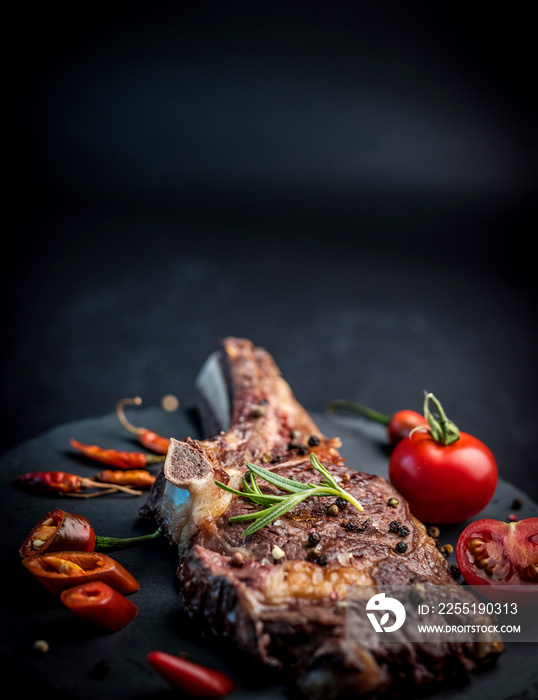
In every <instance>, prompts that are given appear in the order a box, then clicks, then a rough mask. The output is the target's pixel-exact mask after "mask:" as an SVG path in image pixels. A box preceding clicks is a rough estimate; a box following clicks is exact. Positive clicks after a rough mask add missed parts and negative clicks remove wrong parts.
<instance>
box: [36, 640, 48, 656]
mask: <svg viewBox="0 0 538 700" xmlns="http://www.w3.org/2000/svg"><path fill="white" fill-rule="evenodd" d="M33 649H34V651H35V652H36V654H39V656H44V655H45V654H46V653H47V652H48V650H49V643H48V642H47V641H45V640H44V639H36V641H35V642H34V646H33Z"/></svg>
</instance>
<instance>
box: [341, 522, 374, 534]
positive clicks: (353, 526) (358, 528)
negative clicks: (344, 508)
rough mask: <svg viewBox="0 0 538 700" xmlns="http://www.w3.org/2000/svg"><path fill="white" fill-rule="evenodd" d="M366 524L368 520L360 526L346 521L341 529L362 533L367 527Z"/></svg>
mask: <svg viewBox="0 0 538 700" xmlns="http://www.w3.org/2000/svg"><path fill="white" fill-rule="evenodd" d="M368 522H369V520H365V521H364V522H363V523H362V524H361V525H357V523H353V522H351V520H348V521H347V522H345V523H342V527H345V529H346V530H347V531H348V532H364V531H365V530H366V528H367V527H368Z"/></svg>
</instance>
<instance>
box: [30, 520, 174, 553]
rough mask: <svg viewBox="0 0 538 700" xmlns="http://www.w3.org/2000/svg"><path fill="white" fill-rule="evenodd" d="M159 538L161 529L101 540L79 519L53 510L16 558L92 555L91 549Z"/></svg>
mask: <svg viewBox="0 0 538 700" xmlns="http://www.w3.org/2000/svg"><path fill="white" fill-rule="evenodd" d="M161 535H162V530H161V528H158V529H157V530H155V532H153V533H151V534H149V535H138V536H137V537H102V536H101V535H96V534H95V531H94V529H93V527H92V526H91V524H90V522H89V521H88V519H87V518H85V517H84V516H83V515H76V514H74V513H68V512H67V511H65V510H61V509H60V508H56V509H55V510H53V511H51V512H50V513H47V515H45V516H44V517H43V518H41V520H39V522H38V523H37V525H35V526H34V527H33V528H32V529H31V530H30V534H29V535H28V536H27V538H26V539H25V540H24V542H23V544H22V546H21V548H20V549H19V554H20V555H21V557H30V556H32V555H33V554H44V553H45V552H47V553H51V552H65V551H77V552H93V551H94V550H95V549H115V548H118V547H129V546H131V545H134V544H140V543H142V542H148V541H150V540H154V539H157V538H158V537H160V536H161Z"/></svg>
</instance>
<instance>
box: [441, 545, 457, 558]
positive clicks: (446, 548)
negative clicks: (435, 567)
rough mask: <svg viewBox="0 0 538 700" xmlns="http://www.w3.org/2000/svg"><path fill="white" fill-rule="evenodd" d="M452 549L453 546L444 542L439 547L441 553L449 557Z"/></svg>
mask: <svg viewBox="0 0 538 700" xmlns="http://www.w3.org/2000/svg"><path fill="white" fill-rule="evenodd" d="M453 551H454V547H453V546H452V545H451V544H444V545H443V546H442V547H441V549H440V552H441V554H444V555H445V557H449V556H450V555H451V554H452V552H453Z"/></svg>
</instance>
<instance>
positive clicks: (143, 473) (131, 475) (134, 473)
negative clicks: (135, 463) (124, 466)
mask: <svg viewBox="0 0 538 700" xmlns="http://www.w3.org/2000/svg"><path fill="white" fill-rule="evenodd" d="M95 478H96V479H98V480H99V481H103V482H104V483H106V484H121V485H123V486H136V487H137V488H139V489H145V488H149V487H150V486H152V485H153V482H154V481H155V479H156V477H155V476H154V475H153V474H150V473H149V472H148V471H147V469H128V470H127V471H122V470H121V469H120V470H119V471H114V470H112V469H103V471H102V472H99V474H96V476H95Z"/></svg>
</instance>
